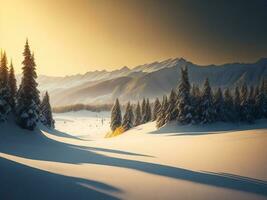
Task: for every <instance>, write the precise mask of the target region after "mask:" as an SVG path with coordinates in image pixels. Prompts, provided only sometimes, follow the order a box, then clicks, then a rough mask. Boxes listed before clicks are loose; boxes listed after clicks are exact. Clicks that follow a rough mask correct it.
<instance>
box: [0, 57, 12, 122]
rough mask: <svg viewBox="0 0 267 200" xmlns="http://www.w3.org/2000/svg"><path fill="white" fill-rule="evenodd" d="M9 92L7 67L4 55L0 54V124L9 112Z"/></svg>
mask: <svg viewBox="0 0 267 200" xmlns="http://www.w3.org/2000/svg"><path fill="white" fill-rule="evenodd" d="M9 99H10V90H9V87H8V67H7V57H6V53H5V52H4V53H3V54H2V53H1V63H0V122H3V121H6V120H7V117H8V114H9V112H10V110H11V107H10V104H9Z"/></svg>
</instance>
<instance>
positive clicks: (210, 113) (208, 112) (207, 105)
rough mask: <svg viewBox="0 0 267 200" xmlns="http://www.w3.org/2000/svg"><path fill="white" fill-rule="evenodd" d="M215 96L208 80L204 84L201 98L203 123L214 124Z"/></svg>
mask: <svg viewBox="0 0 267 200" xmlns="http://www.w3.org/2000/svg"><path fill="white" fill-rule="evenodd" d="M212 97H213V95H212V90H211V87H210V84H209V80H208V79H206V80H205V83H204V89H203V94H202V96H201V103H200V104H201V105H200V106H201V123H202V124H207V123H212V122H214V117H215V111H214V105H213V98H212Z"/></svg>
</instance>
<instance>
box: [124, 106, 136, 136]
mask: <svg viewBox="0 0 267 200" xmlns="http://www.w3.org/2000/svg"><path fill="white" fill-rule="evenodd" d="M133 120H134V115H133V109H132V106H131V104H130V102H128V103H127V106H126V110H125V114H124V116H123V121H122V127H123V129H124V131H127V130H129V129H130V128H132V127H133Z"/></svg>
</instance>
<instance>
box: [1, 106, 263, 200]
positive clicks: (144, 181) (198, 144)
mask: <svg viewBox="0 0 267 200" xmlns="http://www.w3.org/2000/svg"><path fill="white" fill-rule="evenodd" d="M108 118H109V113H107V112H101V113H92V112H88V111H82V112H76V113H75V112H73V113H63V114H56V115H55V119H56V128H57V131H51V130H47V129H44V128H42V130H41V131H35V132H29V131H26V130H21V129H19V128H18V127H16V126H14V124H12V123H5V124H1V125H0V136H1V137H0V138H1V139H0V199H3V200H17V199H19V200H23V199H26V200H31V199H33V200H36V199H41V200H42V199H45V200H46V199H78V200H80V199H86V200H88V199H94V200H95V199H96V200H98V199H131V200H137V199H138V200H139V199H141V200H142V199H145V200H147V199H148V200H150V199H151V200H155V199H160V200H161V199H164V200H168V199H170V200H172V199H175V200H176V199H181V200H187V199H189V200H191V199H193V200H194V199H201V200H209V199H210V200H214V199H216V200H225V199H229V200H230V199H242V200H261V199H267V121H266V120H263V121H260V122H257V124H254V125H226V124H214V125H211V126H204V127H199V126H193V127H192V126H184V127H177V126H176V125H175V124H170V125H168V126H167V127H163V128H162V129H161V130H160V131H158V130H156V128H155V124H154V123H148V124H145V125H141V126H139V127H136V128H134V129H132V130H130V131H128V132H126V133H124V134H123V135H121V136H118V137H114V138H108V139H105V138H103V136H104V135H105V134H106V132H108V131H109V119H108ZM102 121H103V125H102Z"/></svg>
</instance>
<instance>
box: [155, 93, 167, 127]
mask: <svg viewBox="0 0 267 200" xmlns="http://www.w3.org/2000/svg"><path fill="white" fill-rule="evenodd" d="M167 108H168V98H167V96H163V99H162V103H161V107H160V112H159V115H158V118H157V128H160V127H162V126H164V125H165V118H166V111H167Z"/></svg>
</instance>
